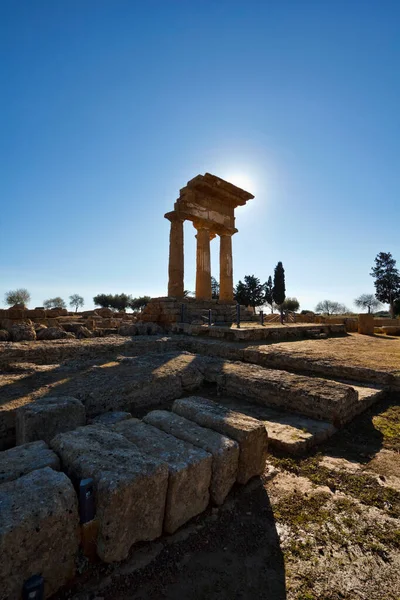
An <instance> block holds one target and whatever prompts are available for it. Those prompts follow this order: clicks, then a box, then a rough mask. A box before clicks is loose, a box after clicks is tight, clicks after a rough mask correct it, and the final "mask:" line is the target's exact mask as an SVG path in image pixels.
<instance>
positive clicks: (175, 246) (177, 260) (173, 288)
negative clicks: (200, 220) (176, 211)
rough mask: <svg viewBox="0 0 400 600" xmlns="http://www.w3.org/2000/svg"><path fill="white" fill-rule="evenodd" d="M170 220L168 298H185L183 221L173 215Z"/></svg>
mask: <svg viewBox="0 0 400 600" xmlns="http://www.w3.org/2000/svg"><path fill="white" fill-rule="evenodd" d="M169 220H170V221H171V231H170V236H169V266H168V275H169V279H168V296H176V297H178V298H183V293H184V282H183V277H184V257H183V219H180V218H179V217H177V216H176V215H171V216H170V217H169Z"/></svg>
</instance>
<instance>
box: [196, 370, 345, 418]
mask: <svg viewBox="0 0 400 600" xmlns="http://www.w3.org/2000/svg"><path fill="white" fill-rule="evenodd" d="M205 377H206V380H208V381H213V382H216V383H217V384H218V386H219V388H220V389H221V390H223V392H224V393H226V394H232V395H233V396H236V397H239V398H251V401H252V402H253V401H254V402H256V403H259V404H264V405H267V406H279V407H282V408H285V409H286V410H290V411H293V412H297V413H300V414H303V415H306V416H309V417H312V418H315V419H321V420H327V421H329V422H331V423H334V424H335V423H336V424H339V423H341V422H344V421H345V420H346V415H347V412H348V410H349V407H350V406H351V405H352V404H353V405H355V404H356V403H357V393H356V391H355V390H354V388H352V387H350V386H349V385H345V384H342V383H337V382H336V381H329V380H327V379H320V378H318V377H306V376H304V375H297V374H293V373H288V372H287V371H281V370H277V369H264V368H262V367H259V366H257V365H248V364H247V365H246V364H244V363H241V362H228V361H221V362H220V363H219V364H218V361H213V362H211V363H210V366H209V367H208V368H207V369H206V371H205Z"/></svg>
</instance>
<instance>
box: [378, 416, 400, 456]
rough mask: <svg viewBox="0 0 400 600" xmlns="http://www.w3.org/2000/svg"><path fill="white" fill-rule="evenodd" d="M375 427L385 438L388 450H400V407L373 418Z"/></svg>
mask: <svg viewBox="0 0 400 600" xmlns="http://www.w3.org/2000/svg"><path fill="white" fill-rule="evenodd" d="M372 422H373V424H374V427H376V429H378V431H380V432H381V434H382V435H383V437H384V443H385V447H386V448H390V449H391V450H397V451H399V450H400V406H391V407H390V408H388V410H386V411H385V412H383V413H381V414H379V415H376V416H374V417H373V418H372Z"/></svg>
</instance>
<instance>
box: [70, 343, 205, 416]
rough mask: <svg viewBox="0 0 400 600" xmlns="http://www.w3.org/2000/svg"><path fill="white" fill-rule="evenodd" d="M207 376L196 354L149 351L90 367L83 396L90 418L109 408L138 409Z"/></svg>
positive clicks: (191, 387)
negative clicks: (204, 374)
mask: <svg viewBox="0 0 400 600" xmlns="http://www.w3.org/2000/svg"><path fill="white" fill-rule="evenodd" d="M203 378H204V376H203V374H202V372H201V371H200V369H199V367H198V365H197V360H196V357H195V356H193V355H192V354H189V353H187V352H186V353H185V352H166V353H164V354H160V353H151V354H150V353H149V354H146V355H143V356H135V357H124V358H122V359H121V360H119V361H113V362H111V363H106V364H105V365H104V366H103V365H102V366H95V367H93V368H91V369H89V370H88V371H87V372H86V373H85V376H84V377H83V378H82V379H81V381H80V388H79V390H80V391H79V397H80V399H81V400H82V402H83V403H84V405H85V408H86V413H87V415H88V416H89V417H92V416H96V415H98V414H101V413H105V412H107V411H124V412H125V411H128V412H134V411H135V409H137V408H138V407H143V406H149V407H150V406H152V405H155V404H160V403H162V402H166V401H168V400H172V399H174V398H177V397H179V396H181V395H182V393H183V392H184V391H191V390H194V389H196V388H197V387H198V386H199V385H201V383H202V382H203ZM70 385H71V388H69V385H68V384H66V385H65V387H64V390H63V391H65V393H69V392H71V393H72V390H73V389H74V388H75V387H76V382H71V384H70Z"/></svg>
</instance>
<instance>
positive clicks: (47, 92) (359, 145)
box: [0, 0, 400, 309]
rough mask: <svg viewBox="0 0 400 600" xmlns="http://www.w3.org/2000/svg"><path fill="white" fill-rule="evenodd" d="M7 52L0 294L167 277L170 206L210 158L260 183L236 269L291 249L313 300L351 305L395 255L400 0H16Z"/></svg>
mask: <svg viewBox="0 0 400 600" xmlns="http://www.w3.org/2000/svg"><path fill="white" fill-rule="evenodd" d="M0 51H1V66H0V86H1V94H0V202H1V212H0V215H1V219H0V220H1V223H0V303H1V301H2V299H3V297H4V292H6V291H7V290H9V289H13V288H16V287H27V288H28V289H29V290H30V292H31V294H32V302H31V305H32V306H40V305H42V303H43V300H44V299H46V298H49V297H54V296H59V295H60V296H63V297H64V298H65V299H67V298H68V296H69V295H70V294H73V293H79V294H81V295H83V296H84V297H85V301H86V304H85V307H86V308H90V307H91V306H92V305H93V304H92V297H93V295H95V294H97V293H101V292H104V293H120V292H126V293H131V294H133V295H134V296H138V295H143V294H149V295H152V296H158V295H165V294H166V290H167V270H168V236H169V222H168V221H167V220H166V219H164V218H163V215H164V213H165V212H167V211H169V210H172V208H173V203H174V201H175V200H176V198H177V196H178V190H179V188H180V187H183V186H184V185H185V183H186V182H187V181H188V180H189V179H191V178H192V177H194V176H195V175H197V174H198V173H204V172H206V171H208V172H211V173H214V174H216V175H219V176H221V177H223V178H225V179H228V180H231V181H232V182H233V183H237V184H239V185H242V186H243V187H245V188H248V191H250V192H253V193H254V194H255V196H256V197H255V199H254V200H252V201H251V202H249V203H248V205H247V206H246V207H242V208H240V209H238V210H237V215H236V216H237V219H236V224H237V227H238V229H239V233H238V234H236V235H235V237H234V240H233V246H234V276H235V281H237V280H238V279H239V278H243V276H244V275H246V274H253V273H254V274H255V275H257V276H258V277H260V278H261V279H262V280H266V279H267V278H268V276H269V275H270V274H273V269H274V266H275V265H276V263H277V262H278V261H279V260H281V261H283V264H284V267H285V270H286V287H287V295H290V296H292V295H293V296H297V297H298V298H299V300H300V303H301V307H302V308H311V309H312V308H314V307H315V304H316V302H318V301H319V300H322V299H325V298H329V299H332V300H337V301H340V302H344V303H346V304H347V305H348V306H350V307H352V301H353V299H354V298H355V297H356V296H357V295H359V294H361V293H370V292H373V291H374V288H373V280H372V278H371V277H370V276H369V272H370V268H371V266H372V264H373V261H374V257H375V255H376V254H377V253H378V252H380V251H384V252H392V254H393V255H394V257H395V258H396V259H397V261H398V266H400V199H399V196H400V194H399V192H400V2H399V1H398V0H393V1H388V0H376V1H368V0H358V1H357V0H346V1H340V0H331V1H330V0H314V1H308V0H302V1H301V0H294V1H288V0H286V1H285V0H282V1H277V0H274V1H272V0H259V1H257V0H246V1H245V0H240V1H235V0H158V1H156V0H140V1H139V0H137V1H136V0H126V1H124V0H107V1H105V0H48V1H45V0H34V1H32V0H17V1H16V0H2V1H1V2H0ZM194 234H195V230H194V229H193V227H192V226H191V225H190V224H186V226H185V270H186V273H185V287H186V288H187V289H190V290H193V289H194V278H195V238H194ZM212 265H213V274H214V275H215V276H217V277H218V242H217V241H216V240H215V241H214V242H213V243H212Z"/></svg>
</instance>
